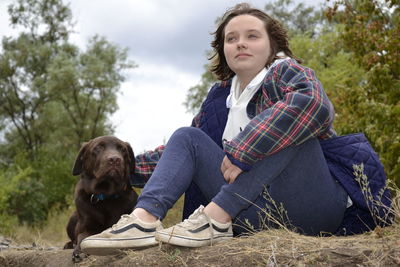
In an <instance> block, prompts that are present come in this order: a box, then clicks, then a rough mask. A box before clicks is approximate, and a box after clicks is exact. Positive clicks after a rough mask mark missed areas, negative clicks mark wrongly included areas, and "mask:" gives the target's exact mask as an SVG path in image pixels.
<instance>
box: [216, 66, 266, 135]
mask: <svg viewBox="0 0 400 267" xmlns="http://www.w3.org/2000/svg"><path fill="white" fill-rule="evenodd" d="M266 74H267V69H266V68H263V69H262V70H261V71H260V72H259V73H258V74H257V75H256V77H254V78H253V80H251V82H250V83H249V84H248V85H247V86H246V88H244V89H243V92H242V93H240V83H239V80H238V78H237V76H236V75H235V76H234V77H233V79H232V85H231V93H230V95H229V96H228V97H227V99H226V106H227V107H228V108H229V114H228V120H227V122H226V126H225V130H224V133H223V135H222V140H227V141H230V140H232V139H233V138H234V137H235V136H236V135H237V134H238V133H239V132H241V131H242V130H243V129H244V127H246V125H247V124H248V123H249V122H250V119H249V117H248V116H247V112H246V107H247V104H248V103H249V101H250V100H251V98H252V97H253V95H254V94H255V93H256V92H257V90H258V88H260V86H261V84H262V82H263V80H264V77H265V75H266Z"/></svg>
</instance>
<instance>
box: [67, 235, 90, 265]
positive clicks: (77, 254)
mask: <svg viewBox="0 0 400 267" xmlns="http://www.w3.org/2000/svg"><path fill="white" fill-rule="evenodd" d="M90 235H92V234H91V233H88V232H83V233H80V234H78V236H77V244H76V246H75V248H74V251H73V252H72V261H73V262H74V263H78V262H81V261H82V260H83V259H84V258H86V257H87V256H88V255H86V254H85V253H84V252H82V250H81V242H82V240H83V239H85V238H86V237H88V236H90Z"/></svg>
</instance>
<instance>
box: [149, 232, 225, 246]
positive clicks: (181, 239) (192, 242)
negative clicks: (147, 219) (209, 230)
mask: <svg viewBox="0 0 400 267" xmlns="http://www.w3.org/2000/svg"><path fill="white" fill-rule="evenodd" d="M155 237H156V238H155V239H156V240H157V241H161V242H163V243H168V244H171V245H176V246H182V247H192V248H197V247H204V246H209V245H211V239H210V238H194V237H185V236H177V235H173V236H171V235H170V234H168V233H160V232H157V233H156V236H155ZM231 239H232V236H231V235H220V236H216V237H214V238H213V244H216V243H219V242H222V241H227V240H231Z"/></svg>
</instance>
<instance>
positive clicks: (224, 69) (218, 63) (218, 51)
mask: <svg viewBox="0 0 400 267" xmlns="http://www.w3.org/2000/svg"><path fill="white" fill-rule="evenodd" d="M240 15H251V16H254V17H256V18H258V19H260V20H261V21H263V22H264V23H265V29H266V31H267V33H268V36H269V39H270V44H271V55H270V56H269V58H268V60H267V63H266V65H265V66H266V67H267V66H269V65H270V64H271V63H272V62H273V61H274V60H275V59H276V58H277V57H276V54H277V53H278V52H280V51H282V52H284V53H285V54H286V55H287V56H289V57H292V58H295V59H297V58H296V57H295V56H294V55H293V53H292V51H291V50H290V48H289V42H288V36H287V32H286V30H285V29H284V28H283V26H282V24H281V23H280V22H279V21H277V20H275V19H273V18H271V17H270V16H268V15H267V14H266V13H265V12H263V11H261V10H259V9H256V8H252V7H251V6H250V5H249V4H247V3H241V4H237V5H236V6H234V7H233V8H231V9H229V10H227V11H226V12H225V14H224V15H223V17H222V18H221V19H220V22H219V25H218V28H217V30H216V31H215V32H214V33H213V34H214V40H213V41H212V42H211V46H212V47H213V50H214V51H213V52H214V53H213V54H212V55H211V57H210V58H209V59H210V60H212V64H211V68H210V70H211V72H213V73H214V74H215V75H216V76H217V78H218V79H220V80H222V81H224V80H228V79H230V78H232V77H233V76H235V73H234V72H233V71H232V70H231V69H230V68H229V66H228V63H227V62H226V58H225V54H224V39H225V36H224V35H225V27H226V25H227V24H228V23H229V21H231V19H233V18H234V17H237V16H240ZM297 60H298V59H297Z"/></svg>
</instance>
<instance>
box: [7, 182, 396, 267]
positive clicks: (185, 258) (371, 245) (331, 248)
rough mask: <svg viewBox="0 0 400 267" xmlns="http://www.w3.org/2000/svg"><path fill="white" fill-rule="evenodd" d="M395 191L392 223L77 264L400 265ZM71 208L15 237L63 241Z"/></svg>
mask: <svg viewBox="0 0 400 267" xmlns="http://www.w3.org/2000/svg"><path fill="white" fill-rule="evenodd" d="M394 195H395V197H394V199H393V207H392V208H393V212H394V213H395V215H396V219H395V221H394V223H393V225H392V226H389V227H385V228H380V227H378V228H376V229H375V230H374V231H371V232H369V233H365V234H362V235H355V236H348V237H334V236H332V237H310V236H304V235H299V234H296V233H294V232H291V231H289V230H287V229H278V230H277V229H270V230H265V231H262V232H259V233H255V234H254V235H251V236H248V237H240V238H234V239H233V240H231V241H229V242H225V243H220V244H216V245H214V246H212V247H203V248H197V249H190V248H181V247H175V246H170V245H165V244H163V245H162V246H161V247H153V248H148V249H144V250H138V251H126V252H124V253H121V254H120V255H117V256H110V257H94V256H90V257H88V258H87V259H86V260H84V261H83V262H82V263H80V264H78V265H77V266H131V265H135V266H136V265H141V266H283V265H286V266H304V265H307V266H308V265H328V266H349V265H350V266H353V265H354V266H356V265H357V266H399V265H400V189H396V190H395V192H394ZM182 205H183V199H180V200H179V201H178V202H177V204H176V205H175V207H174V209H172V210H171V211H170V212H169V214H168V216H167V218H166V220H165V222H164V224H166V225H172V224H174V223H176V222H178V221H180V219H181V210H182ZM71 211H72V210H71ZM71 211H68V212H64V213H54V214H53V216H51V217H50V219H49V223H48V224H47V226H46V227H45V228H43V229H40V230H37V229H36V230H35V229H30V228H27V227H20V228H19V229H18V231H16V232H15V236H14V237H13V240H14V241H15V242H16V243H20V242H22V243H25V242H28V243H29V242H30V243H32V242H35V243H36V244H37V245H38V246H39V247H47V246H62V245H63V244H64V242H65V241H66V235H65V230H64V228H65V224H66V221H67V218H68V216H69V214H70V213H71ZM17 241H18V242H17ZM70 253H71V252H70V251H63V250H57V251H51V252H50V251H47V252H46V251H22V252H21V251H17V252H16V251H9V252H5V253H4V252H1V253H0V265H4V266H16V265H18V266H21V265H22V266H28V265H24V262H25V263H28V262H29V266H45V265H46V266H47V265H48V262H51V264H50V265H49V266H57V267H60V266H71V265H70V256H71V254H70ZM2 260H3V261H2ZM36 263H37V264H36ZM20 264H21V265H20Z"/></svg>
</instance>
